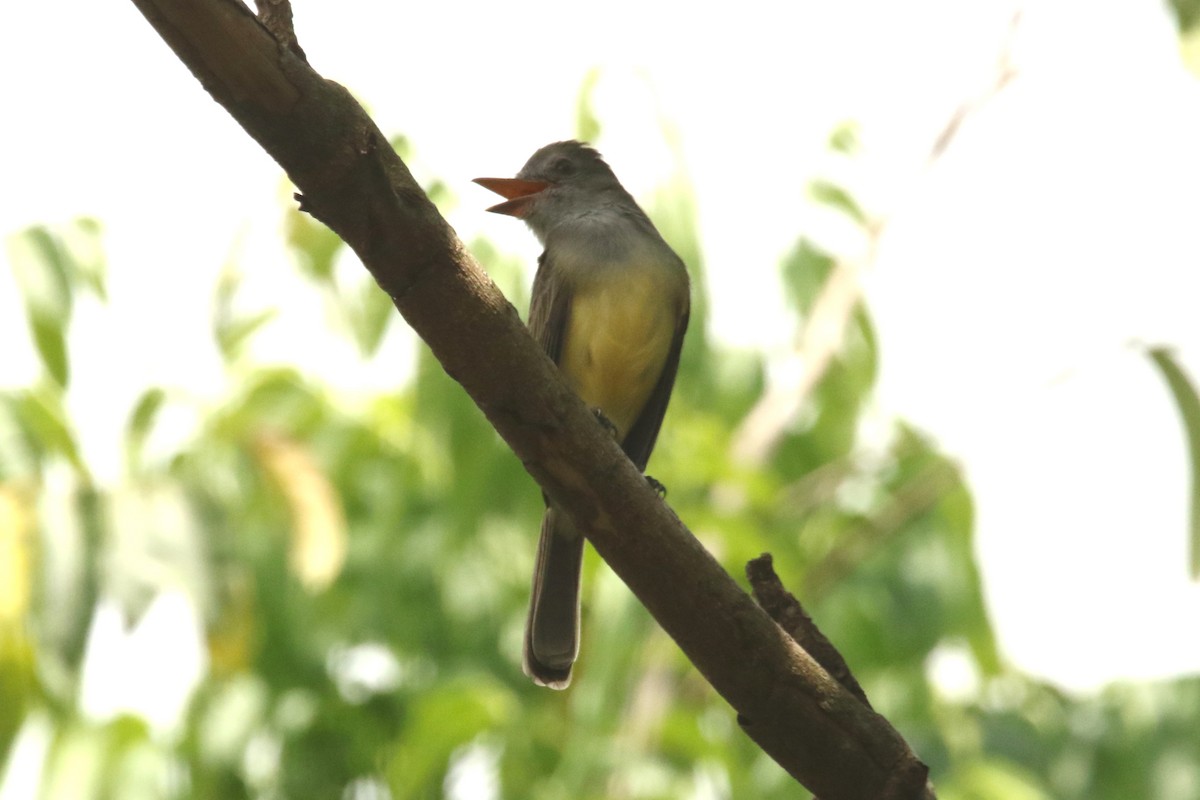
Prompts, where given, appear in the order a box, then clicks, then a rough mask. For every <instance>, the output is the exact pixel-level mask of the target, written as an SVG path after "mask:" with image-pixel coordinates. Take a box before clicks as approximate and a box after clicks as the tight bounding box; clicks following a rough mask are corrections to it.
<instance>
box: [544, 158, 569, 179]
mask: <svg viewBox="0 0 1200 800" xmlns="http://www.w3.org/2000/svg"><path fill="white" fill-rule="evenodd" d="M550 169H552V170H553V171H554V174H555V175H561V176H563V177H566V176H568V175H574V174H575V164H574V163H572V162H571V159H569V158H560V159H558V160H557V161H555V162H554V163H553V164H551V165H550Z"/></svg>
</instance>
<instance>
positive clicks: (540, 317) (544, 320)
mask: <svg viewBox="0 0 1200 800" xmlns="http://www.w3.org/2000/svg"><path fill="white" fill-rule="evenodd" d="M556 277H557V280H555V278H556ZM571 294H572V292H571V288H570V287H569V286H567V285H566V281H565V280H564V278H563V277H562V276H561V275H558V276H556V275H555V269H554V262H552V261H551V260H550V259H548V258H546V254H545V253H542V254H541V256H539V257H538V270H537V274H536V275H534V277H533V297H532V298H531V299H530V301H529V332H530V333H531V334H532V335H533V338H534V339H537V341H538V344H540V345H541V346H542V349H543V350H545V351H546V355H548V356H550V360H551V361H553V362H554V363H555V364H557V363H558V359H559V357H560V356H561V355H562V345H563V337H564V336H565V335H566V330H567V325H568V324H569V323H570V321H571Z"/></svg>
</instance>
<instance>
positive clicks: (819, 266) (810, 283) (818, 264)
mask: <svg viewBox="0 0 1200 800" xmlns="http://www.w3.org/2000/svg"><path fill="white" fill-rule="evenodd" d="M833 266H834V260H833V256H831V255H829V254H828V253H826V252H825V251H824V250H822V249H821V248H819V247H817V246H816V245H815V244H813V243H812V240H810V239H808V238H806V237H801V238H800V241H798V242H796V246H795V247H793V248H792V252H791V253H789V254H788V255H787V257H786V258H784V260H783V268H782V270H783V286H784V289H785V290H786V291H787V297H788V300H790V301H791V304H792V305H793V306H794V307H795V308H796V310H797V311H799V312H800V313H801V314H805V315H807V314H808V313H809V312H811V311H812V307H813V304H814V303H815V302H816V300H817V297H819V296H820V294H821V288H822V287H823V286H824V285H825V281H827V280H828V279H829V275H830V273H832V272H833Z"/></svg>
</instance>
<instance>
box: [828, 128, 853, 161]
mask: <svg viewBox="0 0 1200 800" xmlns="http://www.w3.org/2000/svg"><path fill="white" fill-rule="evenodd" d="M860 146H861V145H860V144H859V141H858V124H857V123H855V122H843V123H841V124H840V125H838V126H837V127H836V128H834V129H833V133H831V134H829V149H830V150H833V151H835V152H838V153H845V154H846V155H854V154H855V153H857V152H858V151H859V148H860Z"/></svg>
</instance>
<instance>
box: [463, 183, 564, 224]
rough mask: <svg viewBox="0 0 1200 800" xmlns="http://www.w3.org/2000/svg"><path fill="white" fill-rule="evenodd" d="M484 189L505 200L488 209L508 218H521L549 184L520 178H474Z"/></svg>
mask: <svg viewBox="0 0 1200 800" xmlns="http://www.w3.org/2000/svg"><path fill="white" fill-rule="evenodd" d="M475 183H478V184H479V185H480V186H482V187H483V188H485V189H489V190H491V191H493V192H495V193H496V194H498V195H500V196H501V197H505V198H507V200H505V201H504V202H503V203H497V204H496V205H494V206H492V207H491V208H489V209H488V211H492V212H494V213H496V214H508V215H509V216H510V217H523V216H525V215H526V214H527V213H528V212H529V204H530V203H531V202H533V199H534V198H535V197H537V195H538V193H539V192H541V191H543V190H544V189H546V188H547V187H548V186H549V185H550V184H549V183H548V182H547V181H527V180H522V179H521V178H476V179H475Z"/></svg>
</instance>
